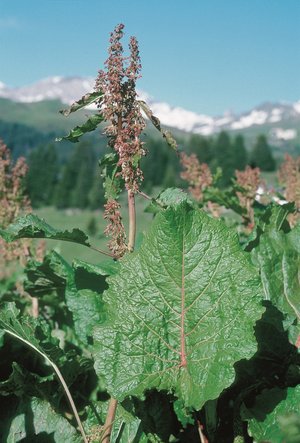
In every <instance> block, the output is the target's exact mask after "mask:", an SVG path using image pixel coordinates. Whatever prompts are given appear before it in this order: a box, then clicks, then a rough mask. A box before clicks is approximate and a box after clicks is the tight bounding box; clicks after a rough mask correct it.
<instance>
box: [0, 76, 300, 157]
mask: <svg viewBox="0 0 300 443" xmlns="http://www.w3.org/2000/svg"><path fill="white" fill-rule="evenodd" d="M0 83H1V82H0ZM93 84H94V82H93V80H92V79H91V78H89V77H87V78H80V77H50V78H47V79H43V80H41V81H39V82H37V83H34V84H33V85H29V86H24V87H21V88H8V87H7V86H5V85H4V84H1V85H0V97H3V98H0V120H2V121H4V122H9V123H22V124H25V125H27V126H30V127H32V128H34V129H36V130H37V131H40V132H43V133H49V132H52V133H54V134H55V136H61V135H63V134H65V133H66V132H68V131H69V130H70V129H71V128H73V127H74V126H76V125H77V124H80V123H82V122H83V121H84V120H85V117H86V115H89V114H90V113H91V112H93V111H92V110H91V109H89V110H83V111H79V112H77V113H76V114H71V115H70V116H69V117H68V118H65V117H63V116H62V115H61V114H59V112H58V111H59V109H61V108H63V107H65V106H66V105H65V104H63V103H66V104H69V103H71V102H72V101H74V100H75V99H78V98H80V97H81V96H82V95H83V94H85V93H86V92H87V91H91V90H93ZM139 95H140V98H142V99H143V100H145V101H147V102H148V104H149V105H150V107H151V109H152V110H153V112H154V114H155V115H156V116H157V117H158V118H160V120H161V122H162V124H163V125H165V126H167V127H170V128H171V129H172V131H173V132H174V135H175V136H177V137H178V138H179V139H180V140H181V139H182V140H184V139H186V138H187V137H189V135H190V134H191V133H196V134H199V135H204V136H211V135H214V134H217V133H218V132H220V131H221V130H226V131H228V132H230V133H232V135H235V134H237V133H241V134H243V135H244V137H245V139H246V145H247V147H248V148H250V147H251V146H252V145H253V143H254V141H255V138H256V136H257V135H258V134H265V135H266V136H267V137H268V139H269V143H270V144H271V145H272V146H273V147H274V150H275V151H276V155H277V156H282V154H283V152H286V151H288V152H290V153H295V154H296V153H298V154H299V153H300V101H295V102H294V103H264V104H262V105H260V106H258V107H256V108H254V109H252V110H250V111H249V112H246V113H244V114H241V115H234V114H230V113H227V114H224V115H223V116H219V117H212V116H207V115H205V114H201V113H199V114H198V113H195V112H191V111H189V110H186V109H183V108H181V107H179V106H176V107H174V106H170V105H169V104H168V103H164V102H159V101H157V100H154V99H153V98H152V97H151V96H149V95H148V94H147V93H145V92H143V91H140V92H139ZM146 133H148V135H151V136H154V137H158V136H159V134H156V132H155V131H153V130H152V128H151V126H149V128H147V130H146ZM95 135H97V136H99V131H98V134H95ZM0 136H1V134H0Z"/></svg>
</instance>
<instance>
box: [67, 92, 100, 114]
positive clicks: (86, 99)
mask: <svg viewBox="0 0 300 443" xmlns="http://www.w3.org/2000/svg"><path fill="white" fill-rule="evenodd" d="M102 96H103V92H102V91H97V92H90V93H88V94H85V95H84V96H83V97H81V99H80V100H78V101H77V102H74V103H72V105H71V106H70V107H69V108H68V109H62V110H61V111H59V112H60V113H61V114H63V115H64V116H65V117H68V116H69V115H70V114H71V113H72V112H76V111H78V109H81V108H85V107H86V106H88V105H90V104H92V103H94V102H95V101H96V100H99V99H100V98H101V97H102Z"/></svg>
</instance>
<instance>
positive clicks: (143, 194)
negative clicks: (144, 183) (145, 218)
mask: <svg viewBox="0 0 300 443" xmlns="http://www.w3.org/2000/svg"><path fill="white" fill-rule="evenodd" d="M137 192H138V194H140V195H141V196H142V197H144V198H145V199H146V200H153V199H152V198H151V197H150V196H149V195H147V194H145V192H143V191H137Z"/></svg>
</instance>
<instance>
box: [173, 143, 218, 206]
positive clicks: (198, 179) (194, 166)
mask: <svg viewBox="0 0 300 443" xmlns="http://www.w3.org/2000/svg"><path fill="white" fill-rule="evenodd" d="M180 161H181V164H182V166H183V168H184V169H185V170H184V171H183V172H181V174H180V176H181V178H183V180H186V181H187V182H188V183H189V185H190V186H189V191H190V193H191V194H192V196H193V197H194V199H195V200H197V201H201V200H202V199H203V191H204V190H205V189H206V188H207V187H208V186H210V185H211V184H212V182H213V177H212V174H211V172H210V169H209V167H208V165H207V164H206V163H200V162H199V160H198V158H197V156H196V155H195V154H191V155H187V154H185V153H184V152H183V153H182V154H181V156H180Z"/></svg>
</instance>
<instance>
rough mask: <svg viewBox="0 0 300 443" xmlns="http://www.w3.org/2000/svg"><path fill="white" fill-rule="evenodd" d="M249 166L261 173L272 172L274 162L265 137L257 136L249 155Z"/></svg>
mask: <svg viewBox="0 0 300 443" xmlns="http://www.w3.org/2000/svg"><path fill="white" fill-rule="evenodd" d="M251 165H252V166H255V167H258V168H260V169H261V170H262V171H274V169H275V166H276V164H275V160H274V157H273V155H272V151H271V148H270V146H269V144H268V141H267V138H266V136H265V135H259V136H258V137H257V140H256V143H255V145H254V147H253V150H252V153H251Z"/></svg>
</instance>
